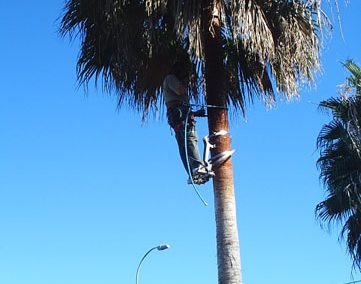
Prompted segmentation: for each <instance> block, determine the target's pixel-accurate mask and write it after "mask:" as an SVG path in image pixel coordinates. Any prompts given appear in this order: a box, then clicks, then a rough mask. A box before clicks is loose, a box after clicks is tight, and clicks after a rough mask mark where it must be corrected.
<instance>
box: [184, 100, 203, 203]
mask: <svg viewBox="0 0 361 284" xmlns="http://www.w3.org/2000/svg"><path fill="white" fill-rule="evenodd" d="M190 113H191V107H189V108H188V112H187V116H186V120H185V125H184V148H185V156H186V160H187V169H188V175H189V178H190V180H191V182H192V186H193V189H194V191H195V192H196V193H197V195H198V197H199V199H200V200H201V201H202V202H203V204H204V206H208V203H207V202H206V201H205V200H204V198H203V197H202V195H201V193H200V192H199V190H198V189H197V187H196V185H195V184H194V181H193V177H192V173H191V166H190V165H189V159H188V147H187V145H188V144H187V125H188V117H189V115H190Z"/></svg>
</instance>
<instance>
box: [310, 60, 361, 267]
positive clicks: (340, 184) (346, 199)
mask: <svg viewBox="0 0 361 284" xmlns="http://www.w3.org/2000/svg"><path fill="white" fill-rule="evenodd" d="M344 66H345V67H346V68H347V69H348V70H349V71H350V72H351V76H350V77H349V78H348V79H347V82H346V84H344V85H343V86H342V88H341V97H340V98H331V99H329V100H327V101H323V102H321V103H320V108H321V109H324V110H327V111H330V112H331V113H332V116H333V120H332V121H331V122H330V123H328V124H326V125H324V126H323V128H322V129H321V132H320V134H319V136H318V140H317V144H318V147H319V148H320V158H319V159H318V162H317V163H318V167H319V168H320V171H321V174H320V177H321V179H322V181H323V182H324V185H325V187H326V190H327V193H328V196H327V198H326V200H324V201H323V202H321V203H319V204H318V205H317V208H316V213H317V215H318V217H319V219H320V220H321V222H322V223H326V224H329V223H330V222H333V221H336V222H339V223H342V224H343V228H342V231H341V235H342V236H345V237H346V239H347V247H348V251H349V252H350V254H351V256H352V258H353V260H354V264H355V265H356V266H358V267H359V268H360V267H361V199H360V195H361V128H360V126H361V70H360V68H359V67H358V66H357V65H355V64H354V63H353V62H352V61H350V60H348V61H346V62H345V64H344Z"/></svg>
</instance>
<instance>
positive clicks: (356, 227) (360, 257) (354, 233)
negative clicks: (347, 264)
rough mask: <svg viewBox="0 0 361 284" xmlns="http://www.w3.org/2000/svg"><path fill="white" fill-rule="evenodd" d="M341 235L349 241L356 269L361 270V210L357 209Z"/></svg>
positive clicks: (348, 245) (349, 248) (348, 244)
mask: <svg viewBox="0 0 361 284" xmlns="http://www.w3.org/2000/svg"><path fill="white" fill-rule="evenodd" d="M341 235H342V236H343V237H345V238H346V239H347V247H348V250H349V253H350V255H351V257H352V259H353V260H354V267H355V268H356V267H357V268H358V269H360V270H361V209H360V208H357V209H356V210H355V212H354V213H353V214H352V215H351V216H350V217H349V218H348V220H347V221H346V222H345V225H344V226H343V228H342V231H341Z"/></svg>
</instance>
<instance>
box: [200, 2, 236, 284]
mask: <svg viewBox="0 0 361 284" xmlns="http://www.w3.org/2000/svg"><path fill="white" fill-rule="evenodd" d="M213 4H214V1H209V0H202V9H203V14H202V29H203V49H204V56H205V80H206V94H207V97H206V100H207V104H210V105H217V106H221V107H226V106H227V99H226V95H225V92H224V84H225V83H226V82H225V76H224V74H225V70H224V64H223V50H222V44H221V37H220V23H219V21H220V17H218V18H217V17H215V16H217V15H215V14H217V13H216V10H215V7H214V6H213ZM208 128H209V133H213V132H216V131H219V130H226V131H227V132H229V126H228V110H227V109H226V108H209V109H208ZM215 144H216V145H217V147H216V148H215V149H214V150H213V151H212V155H216V154H218V153H221V152H223V151H226V150H230V149H231V141H230V136H229V135H226V136H221V137H219V138H217V140H216V141H215ZM215 174H216V175H215V177H214V179H213V190H214V202H215V219H216V230H217V232H216V233H217V260H218V283H219V284H241V283H242V277H241V259H240V253H239V240H238V228H237V219H236V205H235V195H234V185H233V184H234V182H233V170H232V162H231V159H229V160H227V161H226V162H225V163H224V164H222V165H221V166H220V167H219V168H217V169H215Z"/></svg>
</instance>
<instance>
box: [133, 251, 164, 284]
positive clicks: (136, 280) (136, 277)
mask: <svg viewBox="0 0 361 284" xmlns="http://www.w3.org/2000/svg"><path fill="white" fill-rule="evenodd" d="M155 249H158V246H156V247H154V248H151V249H150V250H148V251H147V252H146V254H145V255H144V256H143V257H142V259H141V260H140V262H139V265H138V268H137V273H136V276H135V283H136V284H138V278H139V271H140V267H141V266H142V263H143V260H144V259H145V258H146V257H147V255H148V254H150V252H151V251H152V250H155Z"/></svg>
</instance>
